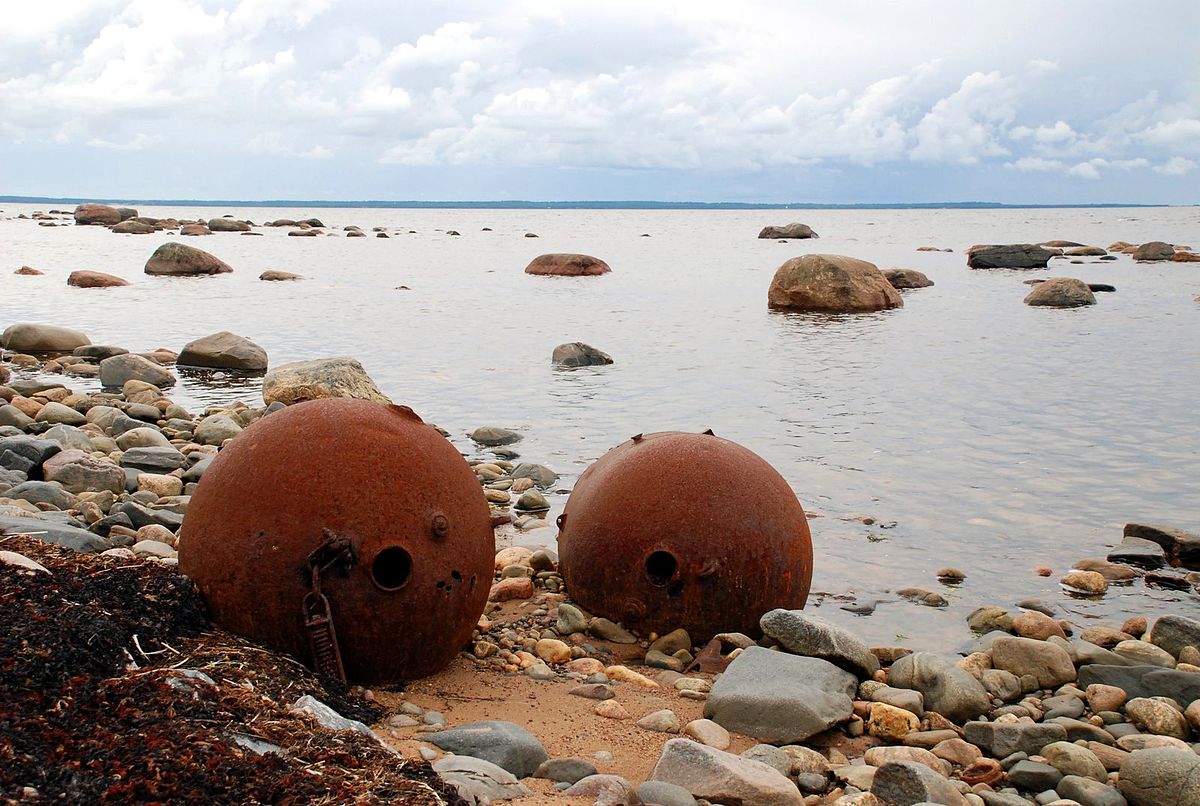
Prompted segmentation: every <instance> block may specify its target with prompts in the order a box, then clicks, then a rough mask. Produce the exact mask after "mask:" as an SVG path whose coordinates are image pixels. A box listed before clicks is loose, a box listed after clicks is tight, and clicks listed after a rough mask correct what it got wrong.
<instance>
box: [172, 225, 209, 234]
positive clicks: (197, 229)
mask: <svg viewBox="0 0 1200 806" xmlns="http://www.w3.org/2000/svg"><path fill="white" fill-rule="evenodd" d="M179 234H180V235H212V230H210V229H209V228H208V227H207V226H206V225H204V224H184V225H183V226H182V227H180V228H179Z"/></svg>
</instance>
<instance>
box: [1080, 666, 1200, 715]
mask: <svg viewBox="0 0 1200 806" xmlns="http://www.w3.org/2000/svg"><path fill="white" fill-rule="evenodd" d="M1118 657H1119V656H1118ZM1093 683H1103V684H1104V685H1106V686H1116V687H1117V688H1119V689H1123V690H1124V691H1125V693H1126V694H1127V695H1128V696H1129V699H1135V698H1138V697H1169V698H1170V699H1172V700H1174V701H1175V702H1177V703H1178V704H1179V707H1180V708H1187V707H1188V705H1190V704H1191V703H1192V702H1193V701H1194V700H1200V673H1196V672H1183V671H1180V670H1179V669H1164V668H1162V667H1161V666H1109V665H1105V664H1090V665H1088V666H1080V667H1079V680H1078V683H1077V685H1078V686H1079V687H1080V688H1083V689H1086V688H1087V687H1088V686H1090V685H1092V684H1093Z"/></svg>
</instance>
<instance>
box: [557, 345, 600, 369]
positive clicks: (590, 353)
mask: <svg viewBox="0 0 1200 806" xmlns="http://www.w3.org/2000/svg"><path fill="white" fill-rule="evenodd" d="M550 361H551V363H553V364H555V365H557V366H560V367H595V366H601V365H604V364H611V363H612V362H613V360H612V356H611V355H609V354H608V353H605V352H601V351H600V350H597V349H596V348H595V347H593V346H591V345H590V344H584V343H583V342H581V341H573V342H571V343H569V344H560V345H558V346H557V347H555V348H554V353H553V354H552V355H551V356H550Z"/></svg>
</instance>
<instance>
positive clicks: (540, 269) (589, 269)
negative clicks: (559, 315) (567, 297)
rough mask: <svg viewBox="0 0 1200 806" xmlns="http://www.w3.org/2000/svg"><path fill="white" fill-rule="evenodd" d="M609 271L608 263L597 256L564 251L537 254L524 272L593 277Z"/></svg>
mask: <svg viewBox="0 0 1200 806" xmlns="http://www.w3.org/2000/svg"><path fill="white" fill-rule="evenodd" d="M610 271H612V269H611V268H609V265H608V264H607V263H605V262H604V261H603V260H600V259H599V258H595V257H592V256H591V255H576V254H564V253H556V254H548V255H539V256H538V257H535V258H534V259H533V261H532V262H531V263H530V264H529V265H528V266H526V267H525V273H526V274H539V275H555V276H559V277H594V276H597V275H600V274H608V273H609V272H610Z"/></svg>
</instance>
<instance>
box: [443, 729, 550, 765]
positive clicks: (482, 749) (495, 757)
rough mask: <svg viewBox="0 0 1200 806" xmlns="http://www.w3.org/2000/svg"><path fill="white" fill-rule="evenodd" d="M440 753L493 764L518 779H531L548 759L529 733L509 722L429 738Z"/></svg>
mask: <svg viewBox="0 0 1200 806" xmlns="http://www.w3.org/2000/svg"><path fill="white" fill-rule="evenodd" d="M429 741H430V742H432V743H433V744H436V745H437V746H438V747H440V748H442V749H443V750H447V751H449V752H451V753H457V754H458V755H462V756H474V757H475V758H482V759H484V760H485V761H490V762H492V763H493V764H496V765H498V766H500V767H502V768H503V769H505V770H507V771H508V772H510V773H512V774H513V775H515V776H517V777H518V778H528V777H529V776H530V775H533V774H534V773H535V772H536V771H537V769H538V767H539V766H541V764H542V762H544V761H546V759H548V758H549V757H550V756H549V754H548V753H547V752H546V748H545V747H543V746H542V743H541V742H539V741H538V740H537V737H535V736H534V735H533V734H532V733H530V732H529V731H527V730H525V729H524V728H522V727H521V726H520V725H514V724H513V723H512V722H502V721H499V720H490V721H487V722H472V723H470V724H467V725H463V726H461V727H457V728H450V729H449V730H442V731H438V732H437V733H432V734H430V735H429Z"/></svg>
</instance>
